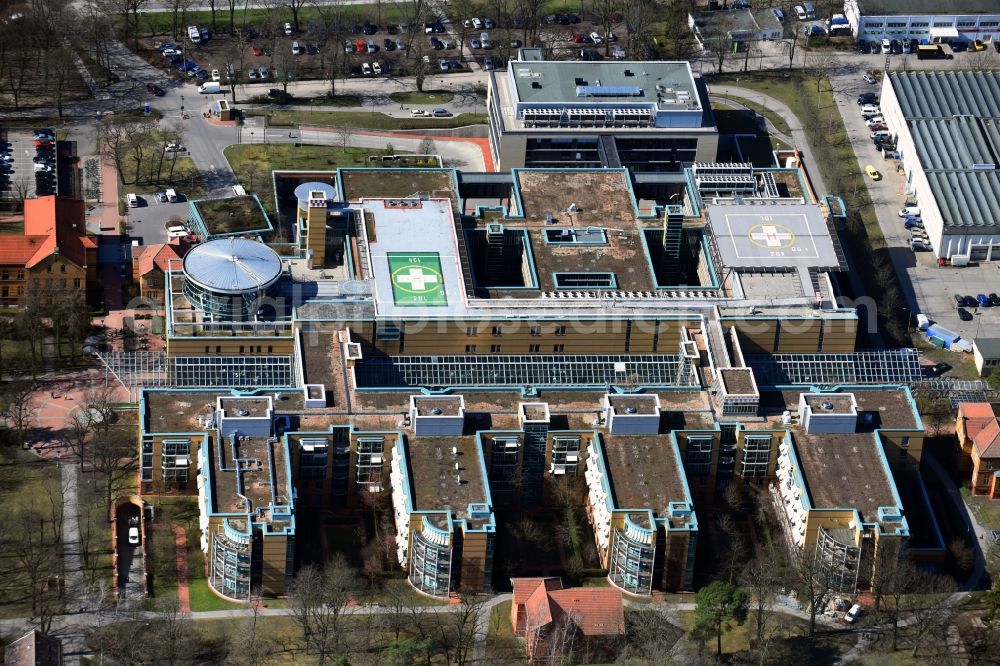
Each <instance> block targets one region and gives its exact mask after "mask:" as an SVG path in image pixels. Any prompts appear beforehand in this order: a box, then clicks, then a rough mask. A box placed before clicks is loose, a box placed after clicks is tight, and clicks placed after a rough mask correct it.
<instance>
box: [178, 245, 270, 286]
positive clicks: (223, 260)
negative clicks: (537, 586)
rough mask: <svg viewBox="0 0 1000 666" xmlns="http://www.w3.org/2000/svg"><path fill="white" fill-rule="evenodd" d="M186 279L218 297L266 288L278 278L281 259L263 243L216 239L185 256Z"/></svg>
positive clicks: (197, 246) (193, 249)
mask: <svg viewBox="0 0 1000 666" xmlns="http://www.w3.org/2000/svg"><path fill="white" fill-rule="evenodd" d="M184 274H185V275H186V276H187V279H189V280H191V281H192V282H194V283H195V284H198V285H200V286H202V287H204V288H206V289H210V290H211V291H213V292H217V293H220V294H242V293H243V292H246V291H250V290H255V289H257V290H259V289H264V288H266V287H269V286H270V285H273V284H274V283H275V282H277V281H278V278H279V277H281V257H279V256H278V253H277V252H275V251H274V250H272V249H271V248H269V247H268V246H267V245H264V244H263V243H259V242H257V241H252V240H247V239H245V238H236V237H235V236H231V237H229V238H219V239H216V240H210V241H208V242H205V243H201V244H199V245H195V246H194V247H193V248H191V250H190V251H189V252H188V253H187V254H185V255H184Z"/></svg>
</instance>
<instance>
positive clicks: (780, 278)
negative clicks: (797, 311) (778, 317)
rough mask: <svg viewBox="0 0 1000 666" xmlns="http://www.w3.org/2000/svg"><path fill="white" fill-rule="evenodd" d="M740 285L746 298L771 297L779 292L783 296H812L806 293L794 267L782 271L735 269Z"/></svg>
mask: <svg viewBox="0 0 1000 666" xmlns="http://www.w3.org/2000/svg"><path fill="white" fill-rule="evenodd" d="M736 276H737V277H738V278H739V284H740V287H741V288H742V290H743V295H744V296H746V297H747V298H773V297H774V295H775V294H781V295H782V296H783V297H785V298H789V297H796V296H798V297H802V296H813V295H814V294H811V293H810V294H806V293H805V291H804V289H805V287H804V286H803V284H802V279H801V278H800V276H799V272H798V271H797V270H794V269H789V270H783V271H767V270H762V269H751V270H748V271H743V270H741V271H737V273H736Z"/></svg>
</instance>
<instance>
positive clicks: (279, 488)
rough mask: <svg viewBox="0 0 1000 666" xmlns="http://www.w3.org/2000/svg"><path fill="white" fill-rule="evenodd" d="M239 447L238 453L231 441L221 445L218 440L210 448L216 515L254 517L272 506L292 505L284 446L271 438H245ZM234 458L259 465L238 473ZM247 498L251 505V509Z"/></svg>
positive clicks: (244, 467)
mask: <svg viewBox="0 0 1000 666" xmlns="http://www.w3.org/2000/svg"><path fill="white" fill-rule="evenodd" d="M235 447H236V450H235V452H234V451H233V450H232V444H231V441H230V439H229V438H224V441H222V442H221V443H220V442H216V441H215V440H214V437H213V441H212V443H211V444H210V446H209V458H210V460H211V464H212V468H211V471H212V474H211V480H212V486H213V492H212V502H213V504H214V506H213V509H214V511H215V512H216V513H250V512H251V511H256V510H257V509H259V508H264V507H267V506H271V505H291V502H292V496H291V492H290V491H291V489H290V488H289V487H288V479H289V474H288V468H287V467H286V466H285V453H284V450H283V448H282V447H283V445H282V444H281V442H279V441H277V440H272V439H269V438H267V437H244V438H240V439H238V440H237V441H236V444H235ZM220 453H221V457H220ZM234 454H235V456H236V457H237V458H240V459H244V460H250V461H256V462H250V463H243V464H242V465H241V467H240V471H236V469H235V468H236V463H235V461H234V459H233V456H234ZM271 465H273V471H274V473H273V476H272V473H271ZM241 496H242V497H241ZM243 497H246V499H247V500H249V501H250V506H247V504H246V503H245V502H244V501H243Z"/></svg>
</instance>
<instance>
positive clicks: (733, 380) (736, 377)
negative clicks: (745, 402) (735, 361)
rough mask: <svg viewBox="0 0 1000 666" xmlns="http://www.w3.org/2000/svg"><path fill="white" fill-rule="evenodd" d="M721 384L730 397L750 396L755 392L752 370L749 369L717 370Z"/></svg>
mask: <svg viewBox="0 0 1000 666" xmlns="http://www.w3.org/2000/svg"><path fill="white" fill-rule="evenodd" d="M719 374H720V375H721V376H722V384H723V386H725V387H726V393H728V394H730V395H751V394H753V393H756V392H757V389H756V388H755V386H754V380H753V370H751V369H750V368H722V369H721V370H719Z"/></svg>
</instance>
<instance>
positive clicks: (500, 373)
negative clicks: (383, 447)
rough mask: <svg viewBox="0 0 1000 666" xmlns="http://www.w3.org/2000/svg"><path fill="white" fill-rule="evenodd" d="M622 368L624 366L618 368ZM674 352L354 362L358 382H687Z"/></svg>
mask: <svg viewBox="0 0 1000 666" xmlns="http://www.w3.org/2000/svg"><path fill="white" fill-rule="evenodd" d="M623 368H624V370H623ZM689 370H690V368H689V366H687V365H686V364H685V363H684V362H683V360H682V359H681V357H680V356H679V355H678V354H656V355H639V354H636V355H616V356H610V355H608V356H598V355H575V354H574V355H558V356H553V355H538V354H534V355H524V356H519V355H518V356H514V355H511V356H502V357H472V356H393V357H379V358H368V359H365V360H363V361H361V362H360V363H359V364H357V365H356V366H355V376H356V378H357V383H358V386H359V387H360V388H388V387H400V388H402V387H408V386H425V387H426V386H454V387H462V386H597V387H604V388H606V387H607V386H609V385H611V386H625V385H628V386H642V385H645V386H691V385H692V384H693V382H694V381H696V378H695V377H694V374H693V373H691V372H689Z"/></svg>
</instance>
